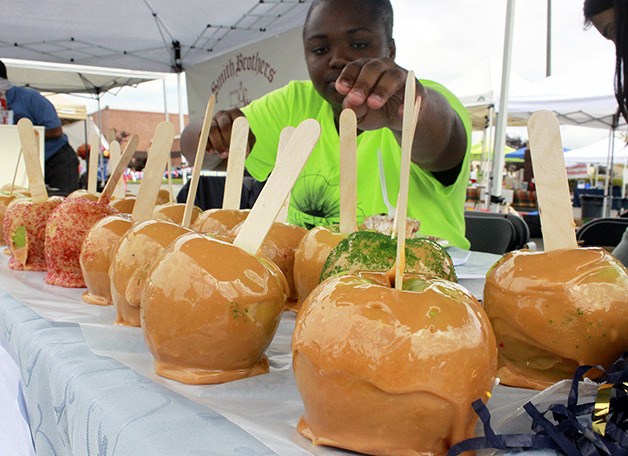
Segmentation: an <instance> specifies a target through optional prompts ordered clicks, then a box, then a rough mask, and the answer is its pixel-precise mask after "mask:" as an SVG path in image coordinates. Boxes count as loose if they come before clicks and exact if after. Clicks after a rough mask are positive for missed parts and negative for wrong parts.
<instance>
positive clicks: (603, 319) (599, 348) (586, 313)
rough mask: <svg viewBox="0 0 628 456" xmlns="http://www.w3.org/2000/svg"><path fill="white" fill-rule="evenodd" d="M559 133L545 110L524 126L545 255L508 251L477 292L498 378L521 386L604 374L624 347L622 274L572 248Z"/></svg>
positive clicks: (627, 324)
mask: <svg viewBox="0 0 628 456" xmlns="http://www.w3.org/2000/svg"><path fill="white" fill-rule="evenodd" d="M559 127H560V126H559V123H558V119H557V118H556V116H555V115H554V114H552V113H551V112H548V111H538V112H536V113H534V114H533V115H532V116H531V117H530V120H529V121H528V133H529V139H530V154H531V156H532V167H533V170H534V179H535V184H536V192H537V199H538V205H539V212H540V218H541V230H542V234H543V244H544V247H545V252H537V251H528V250H516V251H513V252H508V253H507V254H506V255H504V256H503V257H502V258H501V259H500V260H499V261H498V262H497V263H496V264H495V265H494V266H493V267H492V268H491V270H490V271H489V273H488V274H487V277H486V284H485V288H484V307H485V309H486V312H487V314H488V316H489V317H490V319H491V323H492V325H493V328H494V329H495V336H496V337H497V343H498V347H499V367H498V376H499V377H500V379H501V382H502V383H503V384H506V385H511V386H516V387H522V388H535V389H544V388H546V387H548V386H550V385H552V384H553V383H556V382H558V381H559V380H562V379H571V378H573V376H574V373H575V371H576V369H577V367H578V366H579V365H602V366H604V367H605V368H607V367H608V366H609V365H610V364H611V363H612V362H614V361H615V360H616V359H617V358H618V357H619V356H620V355H621V354H622V353H623V352H624V350H625V349H626V347H628V271H627V270H626V268H625V267H624V266H623V265H622V263H621V262H620V261H619V260H617V259H616V258H615V257H613V256H612V255H610V254H609V253H608V252H607V251H605V250H604V249H601V248H597V247H591V248H578V245H577V243H576V236H575V224H574V221H573V212H572V208H571V199H570V195H569V184H568V181H567V173H566V168H565V161H564V157H563V148H562V143H561V138H560V129H559ZM595 374H596V372H594V371H592V372H591V375H595ZM597 375H599V372H597Z"/></svg>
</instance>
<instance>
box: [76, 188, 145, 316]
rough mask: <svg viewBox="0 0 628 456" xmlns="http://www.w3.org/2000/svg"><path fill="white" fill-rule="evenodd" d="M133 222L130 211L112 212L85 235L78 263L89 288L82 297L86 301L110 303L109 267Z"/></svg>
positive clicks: (102, 304) (104, 304)
mask: <svg viewBox="0 0 628 456" xmlns="http://www.w3.org/2000/svg"><path fill="white" fill-rule="evenodd" d="M120 201H123V200H120ZM132 224H133V222H132V221H131V217H130V216H129V215H128V214H116V215H111V216H109V217H105V218H104V219H102V220H100V221H99V222H98V223H96V224H95V225H94V226H93V227H92V228H91V230H89V232H88V233H87V236H85V240H84V241H83V246H82V247H81V256H80V258H79V262H80V264H81V271H82V272H83V278H84V279H85V284H86V285H87V288H88V290H87V291H86V292H85V293H83V296H82V298H83V301H85V302H86V303H88V304H96V305H99V306H109V305H111V303H112V299H111V286H110V280H109V268H110V266H111V261H112V260H113V256H114V255H115V253H116V250H117V249H118V244H119V243H120V240H121V239H122V236H124V235H125V234H126V232H127V231H128V230H129V229H130V228H131V225H132Z"/></svg>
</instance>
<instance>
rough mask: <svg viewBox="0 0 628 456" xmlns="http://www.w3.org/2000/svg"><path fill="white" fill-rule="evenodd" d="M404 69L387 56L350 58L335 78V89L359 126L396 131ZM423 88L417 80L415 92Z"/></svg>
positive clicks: (420, 92) (400, 110)
mask: <svg viewBox="0 0 628 456" xmlns="http://www.w3.org/2000/svg"><path fill="white" fill-rule="evenodd" d="M407 73H408V72H407V71H406V70H405V69H403V68H401V67H400V66H399V65H397V64H396V63H395V61H394V60H392V59H390V58H382V59H369V58H367V59H360V60H354V61H353V62H351V63H349V64H347V66H345V67H344V69H343V70H342V73H340V76H339V77H338V79H337V80H336V90H337V91H338V93H340V94H341V95H344V96H345V99H344V101H343V103H342V107H343V108H351V109H353V111H355V114H356V117H357V120H358V127H359V128H360V129H361V130H377V129H379V128H384V127H387V128H390V129H391V130H393V131H400V130H401V125H402V121H403V98H404V91H405V83H406V75H407ZM425 92H426V91H425V89H424V87H423V86H422V85H421V84H420V83H419V82H418V81H417V96H418V95H420V96H424V95H425Z"/></svg>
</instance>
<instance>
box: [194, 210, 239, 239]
mask: <svg viewBox="0 0 628 456" xmlns="http://www.w3.org/2000/svg"><path fill="white" fill-rule="evenodd" d="M248 215H249V210H248V209H208V210H206V211H203V213H202V214H200V215H199V216H198V218H197V219H196V221H195V222H194V223H193V224H192V229H193V230H194V231H198V232H199V233H206V234H218V235H221V236H231V231H232V230H233V229H234V228H235V227H236V226H237V225H239V224H240V223H242V222H243V221H244V220H245V219H246V217H247V216H248Z"/></svg>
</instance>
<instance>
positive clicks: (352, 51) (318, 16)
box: [303, 0, 395, 112]
mask: <svg viewBox="0 0 628 456" xmlns="http://www.w3.org/2000/svg"><path fill="white" fill-rule="evenodd" d="M303 46H304V50H305V63H306V64H307V68H308V71H309V73H310V79H311V80H312V83H313V84H314V87H315V88H316V90H317V91H318V93H319V94H320V95H321V96H322V97H323V98H324V99H325V100H327V101H328V102H329V103H330V104H331V105H332V107H333V108H335V111H336V112H339V111H340V110H341V109H342V101H343V98H344V96H342V95H340V94H339V93H338V92H337V91H336V89H335V87H334V83H335V82H336V79H338V76H339V75H340V73H341V72H342V69H343V68H344V67H345V65H346V64H347V63H349V62H352V61H354V60H358V59H364V58H367V59H372V58H384V57H390V58H393V59H394V57H395V46H394V43H390V42H389V41H388V39H387V38H386V31H385V27H384V24H383V21H382V20H380V19H379V18H378V17H376V15H375V14H374V13H373V12H372V11H364V6H363V4H362V5H360V2H359V1H356V0H342V1H328V2H322V3H320V4H319V5H318V6H317V7H316V8H315V9H314V10H313V11H312V13H311V15H310V18H309V21H308V22H307V23H306V24H305V27H304V33H303Z"/></svg>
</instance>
